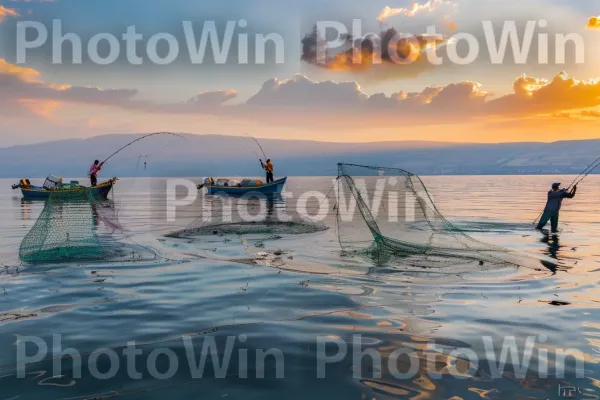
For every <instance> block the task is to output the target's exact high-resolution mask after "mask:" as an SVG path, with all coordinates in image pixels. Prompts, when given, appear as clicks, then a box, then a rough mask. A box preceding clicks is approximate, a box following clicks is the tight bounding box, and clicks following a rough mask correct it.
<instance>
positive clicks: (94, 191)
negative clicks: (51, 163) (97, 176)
mask: <svg viewBox="0 0 600 400" xmlns="http://www.w3.org/2000/svg"><path fill="white" fill-rule="evenodd" d="M118 180H119V179H118V178H112V179H109V180H108V181H106V182H103V183H100V184H99V185H96V186H82V185H80V184H79V182H77V181H71V182H69V183H63V182H62V178H60V177H56V176H53V175H50V176H48V178H46V181H45V182H44V185H43V186H35V185H32V184H31V183H30V182H29V179H21V180H20V181H19V183H17V184H16V185H13V187H12V188H13V189H21V193H22V194H23V198H24V199H25V200H48V199H49V198H50V196H51V195H55V196H56V195H58V196H59V198H60V196H61V195H64V198H65V199H67V198H69V196H70V195H72V194H73V193H74V192H79V191H84V190H85V191H88V193H89V194H90V198H92V199H96V200H104V199H106V198H108V193H109V192H110V191H111V189H112V188H113V186H114V185H115V183H116V182H117V181H118Z"/></svg>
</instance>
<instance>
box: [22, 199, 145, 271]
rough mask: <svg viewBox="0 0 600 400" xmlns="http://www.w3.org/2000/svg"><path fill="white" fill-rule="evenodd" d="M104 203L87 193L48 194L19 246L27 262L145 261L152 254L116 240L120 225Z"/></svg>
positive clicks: (23, 258)
mask: <svg viewBox="0 0 600 400" xmlns="http://www.w3.org/2000/svg"><path fill="white" fill-rule="evenodd" d="M110 207H111V204H110V203H108V202H102V203H101V202H97V201H95V200H94V199H93V198H91V195H90V193H89V192H88V191H87V190H73V191H69V192H57V193H52V194H51V196H50V198H49V199H48V200H47V202H46V204H45V206H44V209H43V210H42V212H41V214H40V216H39V217H38V219H37V220H36V222H35V224H34V226H33V227H32V228H31V230H30V231H29V232H28V233H27V235H25V237H24V238H23V240H22V241H21V245H20V247H19V258H20V259H21V260H22V261H24V262H27V263H33V264H39V263H60V262H89V261H131V260H136V261H137V260H147V259H152V258H154V257H155V254H154V253H153V252H152V251H151V250H150V249H148V248H145V247H143V246H139V245H135V244H129V243H123V242H120V241H119V240H117V238H116V237H115V235H113V234H114V233H115V231H119V232H122V231H123V229H122V227H121V226H120V224H119V223H118V222H117V221H115V220H113V219H112V218H110V211H107V209H109V208H110Z"/></svg>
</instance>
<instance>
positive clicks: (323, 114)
mask: <svg viewBox="0 0 600 400" xmlns="http://www.w3.org/2000/svg"><path fill="white" fill-rule="evenodd" d="M137 94H138V92H137V90H135V89H103V88H97V87H83V86H71V85H57V84H53V83H48V82H44V81H43V79H42V77H41V76H40V74H39V72H38V71H36V70H34V69H31V68H25V67H21V66H16V65H12V64H10V63H8V62H6V61H5V60H2V59H0V114H2V115H5V116H11V117H18V116H19V117H23V116H28V115H29V116H33V117H36V118H51V117H52V116H53V115H54V112H55V111H56V110H59V109H60V110H61V113H62V110H64V109H65V108H68V106H67V103H68V104H75V105H87V106H94V107H111V108H113V109H118V110H121V111H122V112H131V115H136V114H137V115H138V116H139V115H141V114H152V115H159V114H160V115H165V116H168V115H173V116H175V115H188V116H197V117H208V116H211V117H216V118H225V119H227V120H230V121H238V122H240V123H241V122H242V121H247V120H252V121H259V122H261V123H281V124H288V125H290V124H291V125H294V126H296V125H297V126H304V127H307V126H319V125H320V126H323V125H324V124H325V125H327V126H337V127H339V126H341V125H344V126H354V127H356V126H374V127H375V126H379V127H385V128H389V127H390V126H396V125H398V124H400V125H402V126H408V125H413V126H415V125H431V124H441V123H460V122H468V121H470V120H471V119H473V118H496V119H497V118H500V119H502V118H517V117H518V118H537V117H540V116H544V118H551V117H555V118H556V117H559V116H560V117H564V116H567V115H569V116H571V114H572V112H575V113H577V114H576V116H578V117H581V118H588V119H591V118H596V117H598V115H600V113H599V112H597V111H594V110H591V109H593V108H595V107H600V82H598V81H596V80H576V79H573V78H570V77H568V76H567V75H566V74H565V73H560V74H558V75H557V76H556V77H554V78H553V79H551V80H546V79H542V78H536V77H530V76H520V77H518V78H516V79H515V81H514V83H513V90H512V93H510V94H507V95H504V96H501V97H499V98H495V99H491V96H490V94H489V93H488V92H487V91H486V90H485V89H484V88H483V86H482V85H481V84H480V83H478V82H475V81H469V80H464V81H460V82H456V83H450V84H447V85H444V86H429V87H425V88H424V89H423V90H421V91H415V92H405V91H400V92H397V93H392V94H384V93H375V94H369V93H367V92H365V91H364V90H363V89H362V88H361V86H360V85H359V84H358V83H356V82H353V81H348V82H334V81H329V80H328V81H314V80H311V79H309V78H308V77H306V76H304V75H300V74H298V75H295V76H294V77H292V78H291V79H277V78H273V79H269V80H268V81H266V82H265V83H264V84H263V86H262V88H261V89H260V90H259V91H258V92H257V93H255V94H254V95H253V96H251V97H250V98H249V99H248V100H247V101H246V102H244V103H241V104H236V105H229V104H228V102H230V101H231V100H233V99H235V98H237V96H238V93H237V92H236V91H234V90H215V91H204V92H200V93H199V94H198V95H196V96H194V97H192V98H190V99H188V100H186V101H182V102H180V103H160V102H151V101H147V100H138V99H137ZM581 110H584V111H581Z"/></svg>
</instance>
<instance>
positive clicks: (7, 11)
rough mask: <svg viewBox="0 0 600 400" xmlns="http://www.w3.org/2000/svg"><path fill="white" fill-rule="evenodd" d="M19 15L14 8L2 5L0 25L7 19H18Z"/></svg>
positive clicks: (0, 6)
mask: <svg viewBox="0 0 600 400" xmlns="http://www.w3.org/2000/svg"><path fill="white" fill-rule="evenodd" d="M18 16H19V13H18V12H17V10H15V9H14V8H6V7H4V6H3V5H1V4H0V24H1V23H2V22H4V19H5V18H6V17H18Z"/></svg>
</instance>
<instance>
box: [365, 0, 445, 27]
mask: <svg viewBox="0 0 600 400" xmlns="http://www.w3.org/2000/svg"><path fill="white" fill-rule="evenodd" d="M453 5H454V3H452V2H450V1H445V0H428V1H427V2H426V3H424V4H419V3H417V2H416V1H415V2H414V3H412V5H411V6H410V7H409V8H390V7H389V6H388V7H385V8H384V9H383V10H381V13H379V17H377V20H378V21H379V22H383V21H385V20H386V19H387V18H390V17H393V16H395V15H404V16H405V17H414V16H416V15H417V14H420V13H425V12H432V11H435V10H436V9H438V8H439V7H441V6H453Z"/></svg>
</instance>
